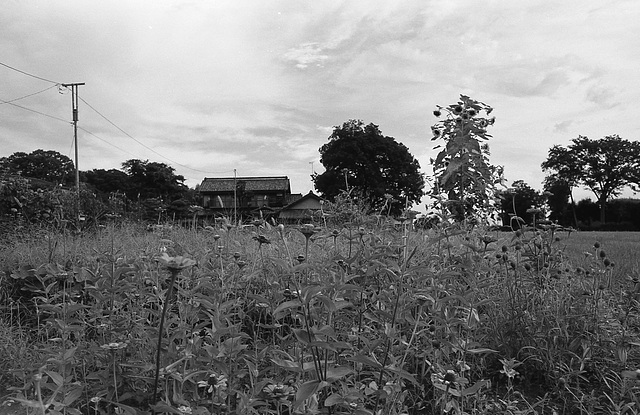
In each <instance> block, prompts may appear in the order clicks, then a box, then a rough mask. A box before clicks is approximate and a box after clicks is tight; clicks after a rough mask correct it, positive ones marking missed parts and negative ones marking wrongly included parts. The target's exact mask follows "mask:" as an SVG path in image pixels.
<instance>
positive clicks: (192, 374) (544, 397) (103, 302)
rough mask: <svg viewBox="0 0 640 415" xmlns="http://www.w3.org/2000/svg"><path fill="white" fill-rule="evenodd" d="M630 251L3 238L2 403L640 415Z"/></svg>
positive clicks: (242, 231)
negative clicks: (7, 400) (4, 401)
mask: <svg viewBox="0 0 640 415" xmlns="http://www.w3.org/2000/svg"><path fill="white" fill-rule="evenodd" d="M638 252H640V235H638V234H637V233H578V232H571V233H569V232H566V231H563V230H560V229H556V228H554V227H550V226H548V225H547V227H543V228H539V229H527V230H525V231H524V232H523V231H517V232H513V233H497V232H495V231H489V230H486V229H483V228H477V227H476V228H461V227H458V226H450V227H440V228H438V229H432V230H421V231H416V230H412V229H410V228H409V227H408V226H406V225H397V224H396V225H391V224H388V223H386V222H385V221H384V220H383V219H381V218H363V219H362V220H360V221H359V222H357V223H355V224H354V223H351V224H348V225H340V226H338V225H336V226H332V225H326V224H316V225H301V226H282V225H279V226H275V225H274V224H269V223H265V222H263V221H256V222H254V223H252V224H250V225H246V226H241V227H236V226H232V225H230V224H228V223H225V222H219V223H216V224H214V225H212V226H209V227H206V228H201V229H197V230H195V229H183V228H179V227H173V228H171V227H157V228H156V229H154V230H153V231H148V230H146V229H144V228H142V227H140V226H137V225H134V224H128V223H119V224H118V223H114V224H111V225H109V226H107V227H104V228H100V229H98V230H97V231H95V232H93V233H85V234H71V233H67V232H53V231H47V230H39V231H34V232H29V233H28V234H24V233H21V234H15V235H13V236H11V237H9V236H7V237H5V238H4V240H3V245H2V246H0V271H2V274H0V278H1V281H0V282H1V287H2V291H1V292H0V306H1V307H2V315H1V318H0V400H3V399H9V398H11V399H13V400H14V401H15V402H19V403H21V404H22V405H24V406H25V407H27V408H29V411H30V413H45V412H46V413H50V414H58V413H68V414H80V413H85V414H111V413H126V414H135V413H150V412H151V411H155V412H156V413H160V412H166V413H178V414H189V413H190V414H295V413H299V414H307V413H308V414H313V413H326V414H361V415H365V414H383V415H386V414H441V413H443V412H446V413H451V414H463V413H467V414H536V413H537V414H552V413H558V414H595V413H606V414H636V413H640V401H639V400H638V399H639V398H637V397H636V394H638V392H640V388H639V387H638V384H637V377H638V373H639V372H638V371H636V369H638V368H640V353H639V350H640V339H639V338H638V334H639V331H640V320H639V311H640V308H639V307H640V303H639V301H640V281H639V280H638V277H639V275H638V269H639V263H638V261H639V260H638V259H636V258H637V254H638ZM159 345H160V347H158V346H159ZM3 391H6V392H4V393H3Z"/></svg>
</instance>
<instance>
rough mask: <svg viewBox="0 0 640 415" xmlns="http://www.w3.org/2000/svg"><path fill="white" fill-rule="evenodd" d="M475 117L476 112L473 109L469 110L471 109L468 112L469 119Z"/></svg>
mask: <svg viewBox="0 0 640 415" xmlns="http://www.w3.org/2000/svg"><path fill="white" fill-rule="evenodd" d="M475 115H476V110H474V109H473V108H471V109H470V110H469V116H470V117H475Z"/></svg>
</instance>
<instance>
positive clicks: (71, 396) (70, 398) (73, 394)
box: [63, 386, 82, 406]
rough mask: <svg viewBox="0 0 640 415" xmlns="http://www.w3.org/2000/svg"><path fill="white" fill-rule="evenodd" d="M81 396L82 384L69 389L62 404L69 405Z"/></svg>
mask: <svg viewBox="0 0 640 415" xmlns="http://www.w3.org/2000/svg"><path fill="white" fill-rule="evenodd" d="M81 396H82V386H80V387H76V388H74V389H71V390H70V391H69V392H67V394H66V396H65V397H64V402H63V403H64V405H65V406H69V405H71V404H72V403H74V402H75V401H76V400H78V398H79V397H81Z"/></svg>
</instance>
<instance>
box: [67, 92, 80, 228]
mask: <svg viewBox="0 0 640 415" xmlns="http://www.w3.org/2000/svg"><path fill="white" fill-rule="evenodd" d="M80 85H84V82H76V83H73V84H62V86H63V87H65V88H68V87H71V111H72V116H73V143H74V146H75V153H76V159H75V165H76V218H78V219H79V218H80V170H78V86H80Z"/></svg>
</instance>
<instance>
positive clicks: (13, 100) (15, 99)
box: [0, 85, 58, 105]
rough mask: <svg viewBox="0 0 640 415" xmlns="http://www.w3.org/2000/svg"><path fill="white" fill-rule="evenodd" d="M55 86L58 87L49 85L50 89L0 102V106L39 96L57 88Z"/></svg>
mask: <svg viewBox="0 0 640 415" xmlns="http://www.w3.org/2000/svg"><path fill="white" fill-rule="evenodd" d="M57 86H58V85H51V86H50V87H47V88H45V89H43V90H40V91H38V92H34V93H32V94H28V95H24V96H21V97H20V98H14V99H10V100H9V101H4V100H2V102H0V105H4V104H11V103H12V102H16V101H20V100H21V99H25V98H29V97H32V96H34V95H38V94H41V93H43V92H45V91H48V90H50V89H51V88H55V87H57Z"/></svg>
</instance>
